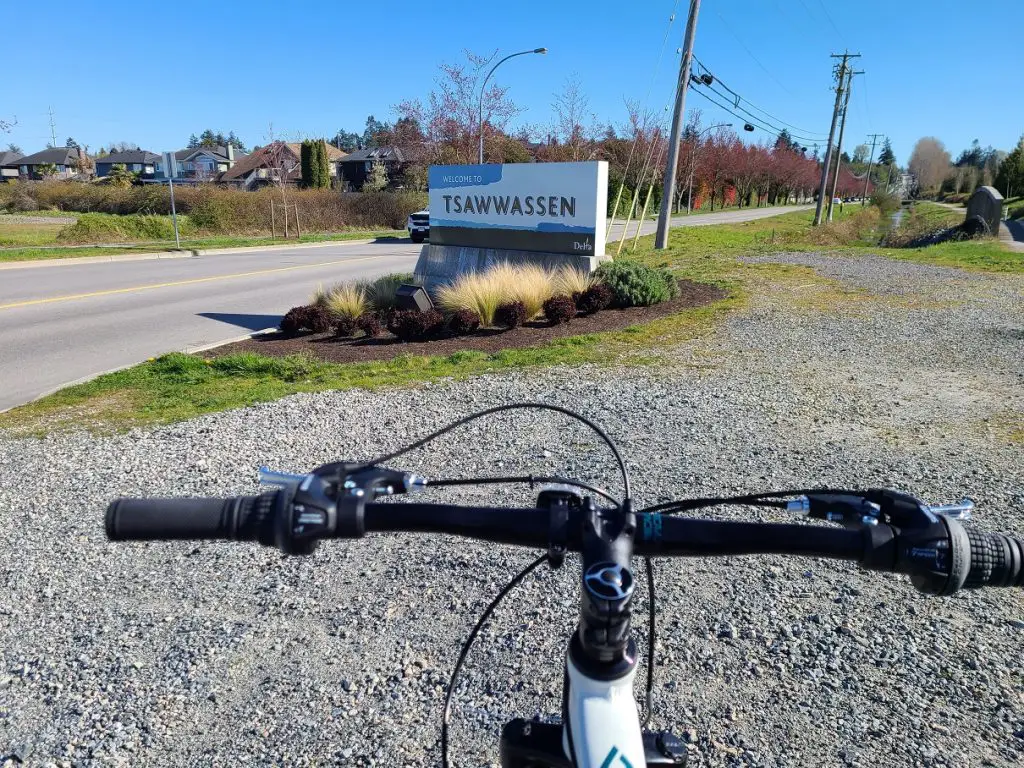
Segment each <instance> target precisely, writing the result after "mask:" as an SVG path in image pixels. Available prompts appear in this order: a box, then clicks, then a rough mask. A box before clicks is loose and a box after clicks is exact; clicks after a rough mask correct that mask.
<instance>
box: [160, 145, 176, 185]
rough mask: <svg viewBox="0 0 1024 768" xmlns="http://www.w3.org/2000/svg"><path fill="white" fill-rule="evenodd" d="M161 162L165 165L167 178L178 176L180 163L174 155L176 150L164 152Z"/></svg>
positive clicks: (165, 176)
mask: <svg viewBox="0 0 1024 768" xmlns="http://www.w3.org/2000/svg"><path fill="white" fill-rule="evenodd" d="M161 162H162V165H163V166H164V178H165V179H176V178H178V163H177V159H176V158H175V157H174V152H164V153H163V157H162V161H161Z"/></svg>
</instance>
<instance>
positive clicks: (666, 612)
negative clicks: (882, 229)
mask: <svg viewBox="0 0 1024 768" xmlns="http://www.w3.org/2000/svg"><path fill="white" fill-rule="evenodd" d="M776 260H777V257H776ZM790 260H791V261H792V262H793V263H794V264H797V265H804V266H809V267H813V268H814V269H815V270H817V271H818V272H819V273H820V274H821V275H824V276H827V277H829V278H830V279H832V280H834V281H835V282H834V283H829V284H828V285H827V286H826V288H822V286H821V283H820V280H816V279H814V278H812V277H809V278H808V280H807V284H806V285H803V284H802V283H801V280H800V279H799V275H797V278H798V279H795V280H792V281H790V283H789V284H788V285H787V287H786V288H784V289H782V288H777V289H766V290H765V292H764V293H763V294H761V295H760V297H759V298H758V300H756V301H755V302H754V304H753V305H752V306H751V307H750V309H749V311H747V312H744V313H743V314H738V315H735V316H733V317H732V318H731V319H730V320H729V321H728V322H727V323H726V324H725V325H724V326H723V327H722V329H721V330H720V332H718V333H716V334H715V335H714V336H713V337H712V338H710V339H706V340H702V341H699V342H693V343H689V344H687V345H684V346H682V347H680V348H679V349H677V350H675V351H674V353H673V356H672V360H671V361H670V363H668V364H666V365H665V366H663V367H658V368H643V369H618V368H610V369H609V368H584V369H551V370H547V371H544V372H541V373H531V374H529V375H502V376H490V377H482V378H476V379H473V380H470V381H465V382H460V383H453V384H439V385H431V386H424V387H419V388H414V389H405V390H398V391H391V392H386V393H374V394H370V393H365V392H344V393H326V394H318V395H303V396H296V397H292V398H289V399H287V400H284V401H281V402H278V403H275V404H268V405H263V406H258V407H254V408H249V409H246V410H242V411H236V412H232V413H225V414H218V415H213V416H209V417H206V418H202V419H199V420H196V421H193V422H189V423H186V424H181V425H176V426H171V427H167V428H162V429H157V430H153V431H137V432H133V433H130V434H127V435H122V436H117V437H91V436H88V435H70V436H68V435H65V436H60V437H51V438H48V439H45V440H18V441H7V442H0V476H2V477H4V478H5V482H4V483H3V486H2V487H0V522H2V524H0V537H2V538H0V547H2V551H3V553H4V557H3V558H0V589H2V590H3V592H4V594H5V595H7V596H8V598H7V599H5V600H3V601H0V660H2V666H0V764H3V756H6V757H7V760H8V763H7V764H10V765H16V764H18V762H17V761H19V760H20V761H22V762H23V763H24V764H26V765H62V766H72V765H75V766H94V765H97V766H98V765H103V766H120V765H124V766H128V765H147V766H180V765H202V766H236V765H309V766H312V765H317V766H322V765H379V766H420V765H430V766H432V765H437V764H438V754H439V753H438V738H439V731H438V722H439V717H440V711H441V703H442V698H443V692H444V686H445V684H446V680H447V675H448V673H449V671H450V669H451V666H452V664H453V663H454V661H455V658H456V655H457V652H458V644H459V642H460V640H461V639H462V638H463V637H464V636H465V634H466V633H467V632H468V630H469V628H470V626H471V625H472V623H473V621H474V620H475V617H476V615H477V613H478V612H479V611H480V610H481V609H482V608H483V606H484V605H485V604H486V602H487V600H489V598H490V597H491V596H492V595H493V594H494V593H495V591H496V590H497V589H498V588H499V587H500V585H501V583H502V582H503V581H504V580H505V579H507V578H508V577H509V576H510V575H511V574H512V573H513V571H514V570H515V569H517V568H518V567H520V566H522V565H524V564H525V563H526V562H528V561H529V559H530V558H531V556H532V554H531V553H529V552H526V551H523V550H517V549H512V548H504V547H487V546H483V545H477V544H473V543H469V542H466V541H462V540H457V539H432V540H430V541H426V540H423V539H416V538H411V537H406V538H397V537H393V536H377V537H368V538H365V539H363V540H361V541H358V542H348V543H345V544H336V545H331V546H324V547H322V548H321V549H320V550H319V551H318V552H317V553H316V554H315V555H314V556H313V557H311V558H308V559H292V560H285V559H282V558H281V557H280V556H278V555H276V554H274V553H273V552H270V551H266V550H259V549H256V548H255V547H251V546H239V545H234V546H232V545H225V544H212V543H211V544H188V543H184V544H151V545H134V546H126V545H118V546H113V545H110V544H108V543H106V542H105V541H104V538H103V535H102V529H101V524H100V522H101V516H102V511H103V509H104V506H105V504H106V502H107V501H108V500H109V499H110V498H112V497H114V496H117V495H121V494H150V495H158V494H174V495H184V494H210V495H213V494H217V495H221V494H234V493H241V492H252V491H253V490H254V488H255V485H254V475H255V470H256V468H257V467H258V466H259V465H260V464H263V463H268V464H270V465H272V466H275V467H277V468H281V469H290V470H298V469H305V468H308V467H311V466H313V465H315V464H317V463H320V462H323V461H326V460H329V459H332V458H337V457H342V456H353V457H367V456H369V455H371V454H374V453H377V452H379V451H381V450H384V449H387V448H390V447H393V446H397V445H398V444H399V443H400V442H403V441H405V440H406V439H407V438H409V437H412V436H415V435H419V434H422V433H424V432H425V431H427V430H428V429H430V428H432V427H434V426H436V425H440V424H441V423H444V422H446V421H448V420H450V419H452V418H454V417H457V416H461V415H463V414H466V413H468V412H470V411H472V410H475V409H478V408H481V407H485V406H488V405H492V404H496V403H503V402H509V401H513V400H523V399H537V400H545V401H548V402H554V403H560V404H563V405H568V406H571V407H573V408H577V409H580V410H583V411H584V412H586V413H588V414H589V415H591V416H592V417H594V418H596V419H597V420H598V421H599V422H601V423H603V424H604V425H605V426H606V427H607V428H608V430H609V432H610V433H611V434H612V435H613V436H614V437H615V438H616V439H617V440H619V441H620V444H621V445H622V446H623V448H624V450H625V452H626V454H627V456H628V458H629V462H630V465H631V469H632V472H633V473H634V481H635V484H636V492H637V494H638V496H639V498H640V500H641V501H642V502H645V503H646V502H654V501H657V500H661V499H665V498H669V497H674V496H680V495H684V494H685V495H690V494H693V495H703V494H708V493H717V492H730V491H741V490H756V489H765V488H769V487H786V486H789V485H808V484H811V485H813V484H817V483H834V484H843V485H848V484H854V485H859V486H867V485H875V484H883V485H891V486H897V487H901V488H905V489H909V490H911V491H913V492H915V493H918V494H919V495H921V496H924V497H926V498H929V499H941V500H949V499H958V498H960V497H961V496H963V495H965V494H966V495H970V496H972V497H974V498H975V499H976V500H977V501H978V505H979V511H978V512H979V513H978V515H977V520H978V523H979V525H982V526H984V527H985V528H987V529H990V530H1002V531H1009V532H1014V533H1016V534H1017V535H1021V534H1024V521H1022V520H1021V517H1020V513H1021V510H1022V509H1024V462H1022V460H1021V456H1022V452H1021V443H1020V442H1019V441H1020V440H1021V436H1020V435H1019V434H1017V435H1016V437H1013V434H1014V429H1021V428H1024V427H1022V424H1021V421H1020V419H1021V414H1022V412H1024V387H1022V385H1024V366H1022V355H1021V353H1022V347H1024V319H1022V306H1024V302H1022V301H1021V299H1022V289H1024V283H1022V281H1021V280H1020V279H1019V278H1011V277H990V276H983V275H969V274H966V273H961V272H957V271H954V270H947V269H937V268H931V267H924V266H920V265H914V264H909V263H898V262H892V261H888V260H882V259H871V258H858V259H852V258H851V259H838V260H836V259H832V258H825V257H820V256H814V255H799V256H793V257H792V258H791V259H790ZM808 274H809V273H808ZM823 291H824V292H823ZM804 294H807V295H808V296H811V295H812V294H813V296H811V298H810V299H808V300H806V301H805V300H804ZM814 296H816V297H817V298H814ZM839 297H842V299H843V300H842V301H839ZM783 299H785V300H786V301H787V302H788V306H780V305H779V303H778V302H779V301H780V300H783ZM823 301H825V303H826V307H825V311H823V310H822V302H823ZM1014 425H1016V426H1014ZM1014 440H1016V441H1017V442H1014ZM404 466H406V467H408V468H409V469H412V470H416V471H419V472H422V473H426V474H440V473H444V474H448V475H461V474H468V473H474V472H483V473H492V472H499V471H500V472H516V471H520V470H523V471H525V470H534V471H559V472H564V473H568V474H570V475H574V476H577V477H580V478H583V479H589V480H592V481H596V482H599V483H602V484H607V485H609V486H614V484H615V482H616V480H615V473H614V467H613V464H612V463H611V462H610V461H609V458H608V456H607V454H606V453H605V452H604V451H603V450H602V448H601V446H599V445H598V444H597V443H596V442H595V441H594V440H593V439H592V438H591V436H590V435H588V434H586V433H585V432H582V431H579V430H576V429H575V428H571V429H566V426H565V422H563V421H561V420H560V419H557V418H553V417H551V418H549V417H547V416H527V415H517V416H509V417H501V418H497V419H494V420H492V421H490V422H487V423H483V424H480V425H479V426H473V427H471V428H467V429H466V430H465V431H464V432H463V433H462V435H461V436H460V437H459V439H457V440H452V441H451V442H449V443H447V444H445V445H439V446H436V447H434V448H431V449H430V450H427V451H422V452H419V453H417V454H415V455H414V456H413V457H411V458H410V460H409V461H408V462H406V463H405V465H404ZM437 498H438V499H461V500H466V499H469V498H473V496H472V495H471V494H470V493H469V492H465V493H458V494H456V493H454V492H452V493H446V494H444V495H440V494H439V495H438V497H437ZM490 498H491V499H492V500H498V501H508V502H515V503H523V502H528V499H529V496H528V494H526V493H525V492H519V491H496V492H495V494H494V496H491V497H490ZM722 514H723V515H725V516H731V517H738V516H740V515H750V514H751V513H750V512H741V511H739V510H732V509H727V510H724V511H723V512H722ZM763 517H764V518H765V519H778V517H779V516H775V515H772V514H769V513H765V514H764V515H763ZM572 565H573V564H572V562H570V563H569V564H568V567H566V568H564V569H562V570H561V571H558V572H555V573H550V572H547V571H542V572H538V573H537V575H536V577H535V578H532V579H530V580H528V581H527V582H526V584H524V586H523V587H522V588H521V589H520V590H519V591H518V592H517V593H514V594H513V595H512V596H511V597H510V599H509V601H508V602H507V603H506V605H505V606H504V607H503V608H502V609H500V610H499V612H498V614H497V615H496V617H495V620H494V622H493V623H492V624H491V625H490V626H489V627H488V628H487V629H486V630H485V631H484V633H483V634H482V636H481V639H480V643H479V644H478V646H477V647H476V648H475V649H474V651H473V653H472V655H471V656H470V660H469V664H468V666H467V672H468V674H467V677H466V678H465V683H464V685H463V687H462V688H461V689H460V691H459V692H458V695H457V697H456V701H457V707H456V711H455V717H454V731H453V738H454V745H455V757H456V765H458V766H486V765H495V764H496V762H497V759H498V758H497V750H496V745H497V734H498V731H499V729H500V727H501V724H502V723H503V722H504V721H505V720H507V719H509V718H510V717H513V716H516V715H531V714H533V713H536V712H540V713H544V714H545V715H553V714H555V713H557V711H558V698H557V695H558V692H559V689H560V683H561V668H560V659H561V655H562V652H563V648H564V643H565V640H566V637H567V636H568V634H569V632H570V631H571V628H572V626H573V622H574V608H575V606H576V603H575V594H576V590H577V583H576V578H578V574H577V573H575V572H574V571H573V568H572ZM657 577H658V583H659V607H660V613H659V625H660V628H661V636H660V640H659V644H658V646H659V647H658V654H657V659H658V661H657V664H658V666H657V681H658V684H657V693H656V700H655V714H654V723H655V725H656V726H658V727H670V728H673V729H675V730H676V731H677V732H680V733H684V734H685V736H686V738H687V739H688V740H689V741H690V742H691V744H692V751H691V756H692V762H691V764H692V765H698V766H706V765H715V766H718V765H730V766H732V765H750V766H804V765H811V764H817V765H851V766H852V765H863V766H871V765H917V766H967V765H971V766H975V765H1012V764H1017V763H1019V762H1020V761H1021V760H1022V759H1024V671H1022V665H1021V662H1020V658H1021V647H1022V644H1024V600H1022V597H1021V595H1020V594H1017V593H1010V592H999V591H990V592H987V593H984V594H964V595H962V596H958V597H955V598H953V599H947V600H938V599H925V598H923V597H920V596H918V595H917V594H916V593H915V592H914V591H913V589H912V588H911V587H910V585H909V584H908V583H907V582H906V581H905V580H903V579H900V578H896V577H890V576H885V575H878V574H871V575H868V574H864V573H860V572H858V571H857V570H856V569H855V568H854V567H852V566H847V565H843V564H835V563H830V562H826V561H821V560H815V559H782V558H778V557H763V558H730V559H725V560H715V561H711V560H688V561H683V560H677V561H668V562H660V563H659V564H658V566H657ZM643 599H645V598H644V597H643V596H642V597H641V601H642V600H643ZM641 607H642V605H641Z"/></svg>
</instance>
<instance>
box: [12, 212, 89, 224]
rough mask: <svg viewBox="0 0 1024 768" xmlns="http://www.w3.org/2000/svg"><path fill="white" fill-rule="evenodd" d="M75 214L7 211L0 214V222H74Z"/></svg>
mask: <svg viewBox="0 0 1024 768" xmlns="http://www.w3.org/2000/svg"><path fill="white" fill-rule="evenodd" d="M76 221H78V217H77V216H32V215H31V214H29V215H24V214H20V213H7V214H4V215H2V216H0V222H3V223H6V224H74V223H75V222H76Z"/></svg>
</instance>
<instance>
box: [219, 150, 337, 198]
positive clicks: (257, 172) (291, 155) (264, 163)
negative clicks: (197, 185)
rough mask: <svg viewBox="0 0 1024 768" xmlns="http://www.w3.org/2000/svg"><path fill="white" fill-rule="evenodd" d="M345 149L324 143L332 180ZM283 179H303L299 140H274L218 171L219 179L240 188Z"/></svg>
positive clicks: (294, 181)
mask: <svg viewBox="0 0 1024 768" xmlns="http://www.w3.org/2000/svg"><path fill="white" fill-rule="evenodd" d="M344 158H345V153H344V152H343V151H342V150H340V149H338V148H337V147H333V146H331V145H330V144H328V145H327V162H328V167H329V168H330V174H331V181H332V184H333V182H334V179H335V178H336V176H337V173H338V161H339V160H343V159H344ZM282 179H283V180H284V182H285V183H286V184H298V183H299V182H300V181H302V145H301V144H300V143H298V142H284V141H275V142H274V143H272V144H268V145H267V146H265V147H260V148H259V149H257V150H256V151H255V152H251V153H250V154H248V155H245V156H244V157H242V158H241V159H239V160H238V161H237V162H236V163H235V165H234V167H233V168H231V169H230V170H228V171H226V172H225V173H224V174H222V175H221V177H220V179H218V181H220V182H221V183H231V184H234V185H237V186H239V187H241V188H242V189H258V188H259V187H263V186H266V185H268V184H273V183H277V182H279V181H281V180H282Z"/></svg>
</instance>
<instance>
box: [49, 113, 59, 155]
mask: <svg viewBox="0 0 1024 768" xmlns="http://www.w3.org/2000/svg"><path fill="white" fill-rule="evenodd" d="M49 110H50V146H51V147H56V146H57V128H56V126H55V125H54V124H53V107H49Z"/></svg>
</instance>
